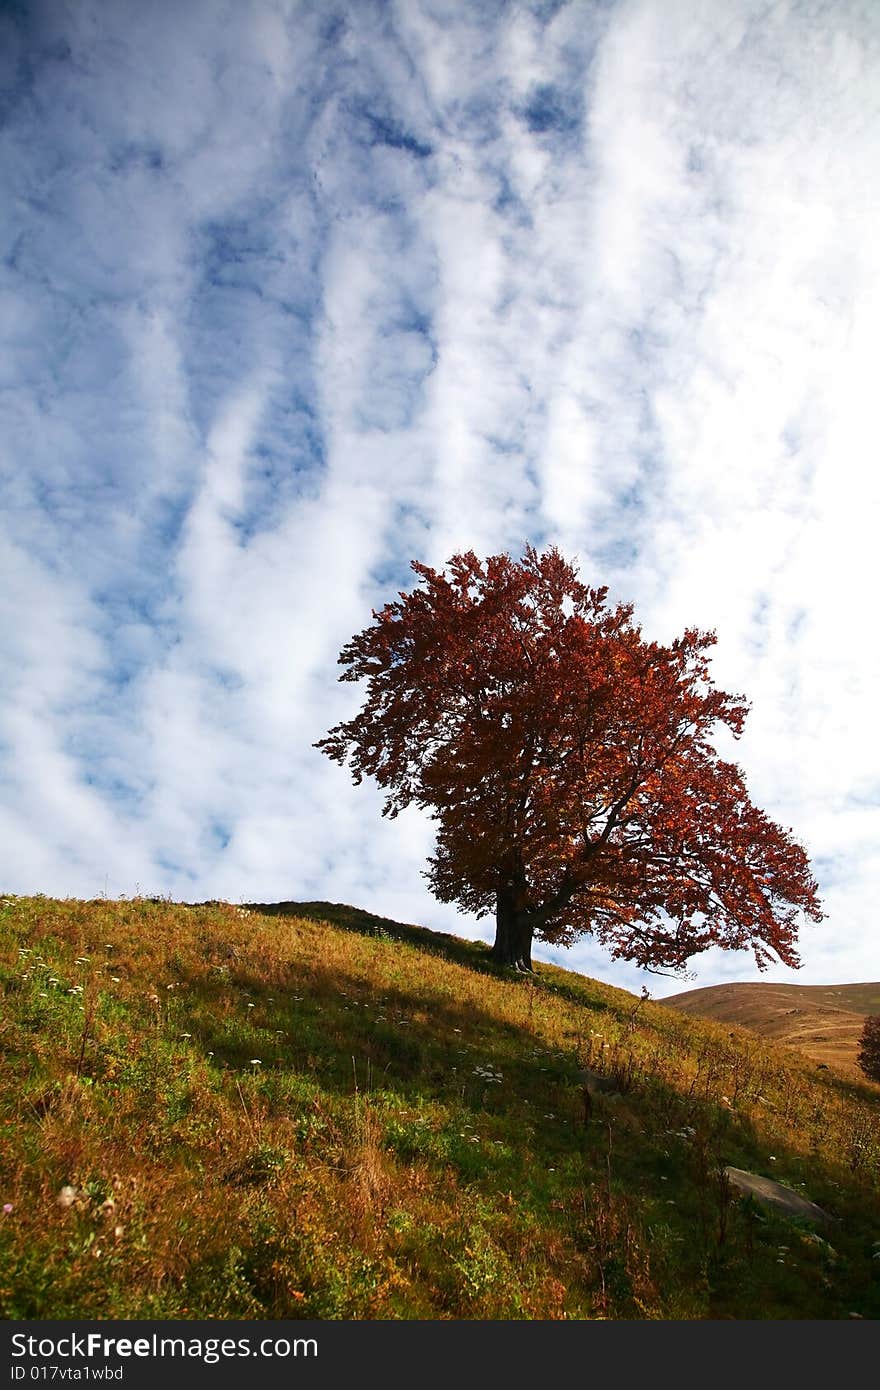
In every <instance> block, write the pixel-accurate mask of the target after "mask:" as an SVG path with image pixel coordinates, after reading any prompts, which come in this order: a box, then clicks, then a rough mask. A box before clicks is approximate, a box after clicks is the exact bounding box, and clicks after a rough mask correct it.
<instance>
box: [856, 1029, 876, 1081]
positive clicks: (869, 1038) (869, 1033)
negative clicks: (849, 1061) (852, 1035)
mask: <svg viewBox="0 0 880 1390" xmlns="http://www.w3.org/2000/svg"><path fill="white" fill-rule="evenodd" d="M858 1060H859V1066H860V1067H861V1069H862V1071H863V1072H864V1073H865V1076H867V1077H868V1078H869V1080H871V1081H880V1014H870V1015H869V1016H868V1017H867V1018H866V1019H865V1024H864V1027H863V1028H862V1033H861V1037H860V1038H859V1055H858Z"/></svg>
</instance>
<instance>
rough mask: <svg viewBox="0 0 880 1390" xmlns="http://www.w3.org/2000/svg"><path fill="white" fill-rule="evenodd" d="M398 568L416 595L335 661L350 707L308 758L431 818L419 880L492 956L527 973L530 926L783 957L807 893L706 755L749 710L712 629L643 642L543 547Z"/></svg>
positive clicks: (794, 868)
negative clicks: (712, 667) (354, 694)
mask: <svg viewBox="0 0 880 1390" xmlns="http://www.w3.org/2000/svg"><path fill="white" fill-rule="evenodd" d="M412 569H413V570H414V571H415V573H416V575H417V576H418V579H419V581H420V583H419V585H418V586H417V587H416V588H414V589H413V591H412V592H410V593H403V592H401V593H400V594H399V596H398V599H397V600H396V601H395V602H392V603H388V604H386V606H385V607H384V608H383V609H382V610H381V611H380V612H375V611H374V613H373V621H372V623H371V624H370V626H369V627H367V628H365V629H364V630H363V631H362V632H360V633H358V634H357V635H356V636H354V637H353V638H352V639H351V640H350V641H349V642H348V643H347V644H346V646H345V647H344V648H343V650H342V653H341V654H340V657H339V663H340V664H341V665H342V666H344V667H345V668H346V669H345V671H344V672H343V674H342V675H341V676H340V680H343V681H360V680H365V681H366V682H367V687H366V698H365V700H364V703H363V706H362V708H361V709H360V711H359V713H358V714H357V715H356V716H355V717H354V718H353V719H350V720H346V721H344V722H342V723H340V724H337V725H336V726H335V727H334V728H333V729H331V730H330V732H329V733H328V734H327V735H326V737H325V738H323V739H322V740H321V741H320V742H319V743H317V744H316V745H315V746H316V747H317V748H319V749H321V750H322V751H323V752H324V753H325V754H326V755H327V756H328V757H330V758H332V759H334V760H335V761H336V762H338V763H340V764H345V763H346V762H348V764H349V766H350V768H351V771H352V775H353V778H354V781H355V783H360V782H361V781H362V779H363V778H364V777H365V776H369V777H372V778H374V779H375V781H376V782H377V783H378V785H379V786H380V787H381V788H382V789H383V790H384V791H385V793H386V802H385V806H384V811H383V814H386V815H389V816H396V815H397V814H398V813H399V812H400V811H401V810H402V809H403V808H404V807H407V806H409V805H411V804H414V805H417V806H420V807H422V808H423V809H425V810H427V811H429V812H430V814H431V815H432V817H433V818H434V820H435V821H436V824H437V843H436V851H435V853H434V855H433V856H432V857H431V858H430V860H429V869H428V872H427V875H426V876H427V878H428V881H429V883H430V885H431V887H432V889H433V891H434V893H435V894H436V896H437V897H438V898H439V899H440V900H441V901H443V902H455V903H457V904H458V905H459V906H460V907H461V908H463V909H464V910H466V911H471V912H473V913H475V914H476V915H477V916H478V917H481V916H485V915H487V914H488V913H490V912H494V914H495V919H496V937H495V945H494V954H495V956H496V958H497V959H498V960H499V961H500V962H502V963H505V964H510V965H514V966H517V967H519V968H522V969H530V968H531V946H532V940H533V938H534V937H535V936H537V937H538V938H539V939H543V940H545V941H548V942H553V943H557V944H564V945H568V944H570V943H571V942H573V941H574V940H575V939H576V938H577V937H579V936H580V935H581V934H583V933H590V934H592V935H593V936H594V937H596V938H597V939H598V940H599V941H600V942H601V943H603V945H604V946H606V947H607V948H608V949H609V950H610V952H611V954H612V956H613V957H616V958H624V959H628V960H631V961H634V962H636V963H637V964H639V965H641V966H644V967H647V968H672V969H681V968H682V967H684V965H685V964H686V962H687V961H688V959H689V958H691V957H692V956H694V955H696V954H698V953H699V952H701V951H705V950H706V949H708V948H709V947H711V946H722V947H727V948H744V947H746V948H751V950H752V951H753V952H754V956H755V959H756V962H757V964H758V966H759V967H760V968H764V967H765V966H766V965H767V964H768V963H769V962H770V961H771V960H773V959H776V958H778V959H779V960H781V961H783V962H785V963H786V964H788V965H797V964H798V963H799V962H798V956H797V951H796V940H797V931H798V927H799V924H800V920H801V917H802V915H804V914H805V915H806V916H807V917H809V918H811V919H812V920H814V921H819V920H821V918H822V916H823V914H822V912H821V910H820V907H819V903H818V898H817V885H816V883H815V881H814V880H813V878H812V876H811V873H810V867H809V862H808V859H807V856H806V853H805V851H804V850H803V848H802V847H801V845H800V844H799V843H798V842H797V841H796V840H795V839H794V838H793V836H792V833H791V832H790V831H786V830H783V829H782V828H780V827H779V826H778V825H776V824H774V822H773V821H772V820H770V819H769V818H768V817H767V816H766V815H765V814H764V812H763V811H761V810H759V809H758V807H756V806H754V805H753V804H752V802H751V800H750V799H749V796H748V793H747V790H746V786H745V781H744V777H743V774H742V772H741V771H740V769H739V767H737V766H736V764H734V763H732V762H728V761H725V760H724V759H723V758H722V757H721V756H720V755H719V754H718V752H717V751H716V749H715V747H714V745H713V735H715V734H716V731H717V729H718V728H719V727H721V726H724V727H726V728H727V729H728V730H730V732H731V734H732V735H733V736H734V737H738V736H739V735H740V733H741V732H742V728H743V723H744V720H745V718H746V714H747V711H748V706H747V704H746V702H745V700H744V699H743V697H742V696H739V695H730V694H727V693H726V692H724V691H722V690H719V689H717V688H716V686H715V685H714V683H713V681H712V679H711V677H710V674H709V659H708V652H709V649H710V648H711V647H712V646H713V644H714V643H715V640H716V639H715V635H714V633H711V632H701V631H698V630H697V629H696V628H688V629H687V630H686V631H685V632H684V633H683V634H682V635H681V637H678V638H676V640H675V641H673V642H672V643H671V644H670V645H669V646H663V645H661V644H660V643H657V642H652V641H648V640H646V639H645V638H644V637H643V635H642V633H641V630H640V628H639V627H638V625H637V624H636V623H634V621H633V608H632V606H631V605H628V604H617V605H616V606H612V605H611V604H610V603H609V602H608V597H607V595H608V591H607V588H596V589H593V588H589V587H587V586H586V585H584V584H582V583H581V582H580V580H579V579H578V575H577V570H576V569H575V568H574V566H573V565H572V564H570V563H569V562H568V561H566V560H565V559H564V558H563V556H562V555H561V554H560V553H559V552H558V551H557V550H556V549H550V550H547V551H546V552H544V553H543V554H538V552H537V551H536V550H534V549H533V548H531V547H529V548H527V549H526V552H525V554H524V556H523V558H522V559H521V560H520V561H515V560H513V559H511V557H510V556H508V555H494V556H491V557H489V558H488V559H487V560H485V561H484V562H482V561H480V560H479V559H478V558H477V556H476V555H474V554H473V553H472V552H468V553H466V554H461V555H455V556H453V557H452V559H451V560H450V561H449V562H448V565H447V567H446V570H444V571H443V572H438V571H436V570H433V569H431V568H429V567H428V566H427V565H424V564H420V563H418V562H413V564H412Z"/></svg>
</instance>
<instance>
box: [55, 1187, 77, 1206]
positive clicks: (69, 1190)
mask: <svg viewBox="0 0 880 1390" xmlns="http://www.w3.org/2000/svg"><path fill="white" fill-rule="evenodd" d="M56 1200H57V1202H58V1205H59V1207H63V1208H64V1210H65V1211H66V1210H67V1208H68V1207H72V1206H73V1204H74V1202H75V1201H76V1188H75V1187H71V1186H70V1185H69V1184H68V1185H67V1186H65V1187H62V1189H61V1191H60V1192H59V1193H58V1197H57V1199H56Z"/></svg>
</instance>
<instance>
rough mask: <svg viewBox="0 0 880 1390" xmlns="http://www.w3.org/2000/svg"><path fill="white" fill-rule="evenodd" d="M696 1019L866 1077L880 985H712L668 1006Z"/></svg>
mask: <svg viewBox="0 0 880 1390" xmlns="http://www.w3.org/2000/svg"><path fill="white" fill-rule="evenodd" d="M663 1002H664V1003H665V1004H668V1005H669V1006H670V1008H673V1009H680V1010H681V1012H682V1013H686V1014H690V1015H691V1016H692V1017H696V1018H711V1019H715V1020H716V1021H717V1022H719V1023H733V1024H736V1025H737V1026H739V1027H742V1028H748V1029H750V1030H751V1031H752V1032H755V1033H760V1034H761V1035H762V1036H763V1037H767V1038H773V1039H774V1041H776V1042H778V1043H783V1044H785V1045H786V1046H788V1047H794V1048H797V1049H798V1051H799V1052H803V1053H804V1054H805V1055H806V1056H807V1057H811V1058H812V1059H813V1061H815V1062H820V1063H821V1062H824V1063H825V1065H826V1066H833V1067H836V1068H837V1069H838V1070H840V1071H842V1072H844V1073H845V1074H847V1075H848V1076H850V1077H861V1071H860V1070H859V1066H858V1062H857V1060H856V1054H857V1053H858V1049H859V1037H860V1035H861V1031H862V1027H863V1026H864V1022H865V1018H866V1016H867V1015H868V1014H880V983H877V984H862V985H787V984H771V983H764V982H760V983H755V984H730V985H710V986H709V987H707V988H705V989H689V990H686V991H685V992H684V993H683V994H674V995H671V996H669V997H668V998H666V999H665V1000H664V1001H663Z"/></svg>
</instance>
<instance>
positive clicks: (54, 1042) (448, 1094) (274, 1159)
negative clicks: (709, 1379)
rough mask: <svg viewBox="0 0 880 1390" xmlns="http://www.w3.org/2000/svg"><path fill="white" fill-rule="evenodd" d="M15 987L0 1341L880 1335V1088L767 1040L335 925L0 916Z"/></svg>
mask: <svg viewBox="0 0 880 1390" xmlns="http://www.w3.org/2000/svg"><path fill="white" fill-rule="evenodd" d="M0 992H2V1010H0V1067H2V1073H0V1207H4V1208H7V1207H10V1208H11V1210H4V1211H3V1213H0V1315H2V1316H4V1317H6V1318H38V1319H39V1318H86V1317H98V1318H101V1317H118V1318H159V1319H162V1318H224V1317H227V1318H250V1317H254V1318H290V1317H309V1318H357V1319H366V1318H493V1319H498V1318H505V1319H510V1318H523V1319H533V1318H553V1319H559V1318H594V1319H596V1318H637V1319H642V1318H651V1319H681V1318H688V1319H690V1318H701V1319H702V1318H749V1319H754V1318H760V1319H767V1318H770V1319H777V1318H847V1317H849V1316H850V1315H851V1314H853V1313H855V1314H858V1315H860V1316H862V1317H866V1318H875V1317H877V1316H878V1314H880V1258H878V1255H880V1088H878V1087H872V1086H871V1085H870V1084H868V1083H865V1084H864V1085H862V1084H858V1083H853V1082H851V1081H847V1080H846V1079H845V1078H843V1077H841V1076H837V1075H835V1074H834V1073H833V1072H831V1071H829V1070H823V1071H819V1070H817V1069H816V1068H815V1066H813V1065H811V1064H810V1063H808V1062H806V1061H804V1062H800V1061H799V1060H798V1059H797V1058H795V1057H794V1056H793V1055H792V1054H791V1053H790V1052H787V1051H785V1050H784V1049H777V1048H774V1046H773V1045H772V1044H770V1043H768V1042H766V1041H764V1040H762V1039H759V1038H755V1039H749V1038H747V1037H745V1036H744V1035H742V1034H740V1033H737V1034H736V1036H735V1037H731V1036H730V1035H729V1033H728V1030H727V1029H725V1028H723V1027H720V1026H717V1025H713V1024H710V1023H705V1022H701V1021H699V1020H696V1019H691V1018H687V1017H683V1016H681V1015H678V1014H676V1013H674V1012H673V1011H672V1010H670V1009H668V1008H665V1007H663V1006H662V1005H659V1004H653V1003H647V1004H644V1005H639V1002H638V1001H637V1000H636V999H635V998H634V997H633V996H632V995H630V994H628V993H626V992H625V991H622V990H618V989H614V988H612V987H610V986H608V985H604V984H601V983H599V982H597V981H595V980H590V979H587V978H585V977H583V976H580V975H578V974H575V973H574V972H568V971H563V970H559V969H556V968H554V967H551V966H544V965H540V966H539V967H538V969H537V974H536V976H535V978H534V979H528V978H523V977H518V976H514V975H512V974H509V973H507V972H498V971H497V970H496V969H495V968H494V967H493V966H492V964H491V962H490V960H489V957H488V952H487V951H486V948H485V947H483V946H481V945H480V944H473V943H468V942H463V941H460V940H457V939H455V938H449V937H445V936H440V935H438V934H435V933H431V932H427V931H424V930H422V929H420V928H417V927H404V926H401V925H400V924H397V923H393V922H389V921H386V920H385V919H382V918H377V917H373V916H371V915H370V914H368V913H364V912H360V911H358V910H357V909H354V908H346V907H338V906H334V905H331V904H327V903H317V904H299V905H297V904H281V905H275V906H274V907H272V906H266V907H263V908H257V907H253V908H250V909H245V908H236V907H233V906H231V905H229V904H225V903H215V904H205V905H201V906H186V905H180V904H173V903H170V902H164V901H155V900H147V899H140V898H138V899H133V900H131V901H125V900H121V901H97V902H79V901H64V902H60V901H55V900H51V899H47V898H42V897H38V898H6V899H4V900H3V901H2V903H0ZM584 1065H589V1066H591V1067H593V1068H595V1069H597V1070H601V1071H602V1072H604V1073H605V1074H606V1075H609V1076H614V1077H616V1078H617V1080H618V1083H619V1086H620V1093H619V1094H617V1095H604V1096H597V1097H595V1099H594V1102H593V1108H592V1113H591V1114H590V1115H589V1116H588V1115H586V1114H585V1111H584V1101H583V1095H582V1091H581V1088H580V1084H579V1081H578V1077H577V1072H578V1069H579V1068H580V1067H582V1066H584ZM724 1164H733V1165H735V1166H737V1167H741V1168H749V1169H751V1170H753V1171H756V1172H759V1173H763V1174H766V1175H767V1176H770V1177H774V1178H777V1179H778V1180H780V1181H782V1182H785V1183H787V1184H789V1185H791V1186H794V1187H795V1188H797V1190H798V1191H801V1192H803V1193H804V1194H805V1195H807V1196H809V1197H810V1198H811V1199H812V1200H813V1201H815V1202H818V1203H819V1204H820V1205H821V1206H823V1207H824V1208H825V1209H826V1210H827V1211H829V1212H830V1213H831V1214H832V1216H833V1217H834V1218H835V1220H834V1223H833V1225H832V1226H831V1227H830V1228H828V1229H825V1230H822V1231H815V1230H814V1229H813V1228H812V1227H810V1226H809V1225H807V1224H804V1223H803V1222H799V1221H796V1220H793V1219H790V1218H786V1217H784V1216H782V1215H780V1214H774V1213H773V1212H771V1211H769V1210H767V1209H762V1208H760V1207H758V1206H756V1205H755V1204H754V1203H752V1202H743V1201H739V1200H736V1199H735V1198H734V1197H733V1196H732V1194H731V1192H730V1191H729V1189H728V1188H727V1186H726V1184H725V1183H724V1182H723V1181H722V1179H721V1176H720V1171H721V1168H722V1167H723V1165H724ZM59 1199H60V1200H59Z"/></svg>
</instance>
